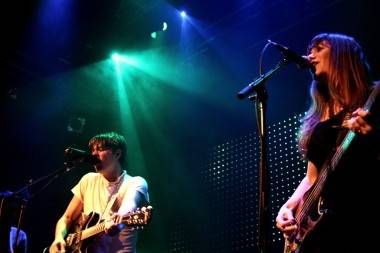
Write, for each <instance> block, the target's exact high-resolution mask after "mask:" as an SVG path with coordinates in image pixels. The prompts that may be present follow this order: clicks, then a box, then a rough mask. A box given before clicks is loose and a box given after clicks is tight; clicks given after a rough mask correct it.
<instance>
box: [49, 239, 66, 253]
mask: <svg viewBox="0 0 380 253" xmlns="http://www.w3.org/2000/svg"><path fill="white" fill-rule="evenodd" d="M65 248H66V242H65V240H64V239H63V238H62V239H61V240H60V239H55V240H54V242H53V243H52V244H51V246H50V248H49V253H65V252H66V249H65Z"/></svg>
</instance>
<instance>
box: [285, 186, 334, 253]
mask: <svg viewBox="0 0 380 253" xmlns="http://www.w3.org/2000/svg"><path fill="white" fill-rule="evenodd" d="M310 191H312V189H310V190H309V191H308V192H306V194H305V197H304V198H303V202H302V203H301V205H299V208H298V209H297V210H296V213H295V217H299V216H302V217H303V219H302V220H297V219H296V220H297V229H296V231H294V233H293V234H291V235H290V236H287V237H285V247H284V253H307V252H310V251H311V250H310V249H313V248H314V247H315V246H316V245H314V244H315V242H317V241H318V240H316V239H315V238H316V237H317V236H318V233H319V232H318V231H319V230H320V228H321V227H322V226H323V224H325V222H326V221H327V219H328V214H327V210H326V209H323V200H322V198H319V200H318V202H316V203H312V204H311V203H308V202H305V199H307V196H308V195H309V193H310ZM304 205H310V207H309V208H307V209H308V210H309V213H308V214H307V215H300V212H302V211H303V210H304V208H301V207H304Z"/></svg>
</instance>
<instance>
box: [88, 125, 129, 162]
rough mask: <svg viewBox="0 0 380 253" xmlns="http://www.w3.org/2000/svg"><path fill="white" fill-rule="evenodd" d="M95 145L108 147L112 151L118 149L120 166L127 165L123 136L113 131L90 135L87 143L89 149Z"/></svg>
mask: <svg viewBox="0 0 380 253" xmlns="http://www.w3.org/2000/svg"><path fill="white" fill-rule="evenodd" d="M95 145H99V146H101V147H102V148H110V149H112V151H113V152H115V151H116V150H118V149H120V150H121V155H120V158H119V161H120V164H121V165H122V166H127V141H126V140H125V138H124V136H122V135H120V134H118V133H115V132H108V133H102V134H98V135H95V136H94V137H92V138H91V139H90V141H89V143H88V146H89V148H90V149H92V148H93V147H94V146H95Z"/></svg>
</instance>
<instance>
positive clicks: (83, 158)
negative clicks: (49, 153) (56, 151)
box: [65, 147, 100, 165]
mask: <svg viewBox="0 0 380 253" xmlns="http://www.w3.org/2000/svg"><path fill="white" fill-rule="evenodd" d="M65 157H66V159H67V161H68V162H69V163H74V162H77V163H87V164H90V165H95V164H97V163H99V162H100V160H99V158H97V157H96V156H93V155H91V154H90V153H88V152H86V151H84V150H81V149H77V148H72V147H68V148H66V149H65Z"/></svg>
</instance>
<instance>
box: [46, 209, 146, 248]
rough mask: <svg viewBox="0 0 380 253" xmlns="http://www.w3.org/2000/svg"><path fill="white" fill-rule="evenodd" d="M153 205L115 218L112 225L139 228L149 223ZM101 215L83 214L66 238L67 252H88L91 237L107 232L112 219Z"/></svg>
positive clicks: (93, 213)
mask: <svg viewBox="0 0 380 253" xmlns="http://www.w3.org/2000/svg"><path fill="white" fill-rule="evenodd" d="M152 209H153V207H152V206H147V207H146V206H143V207H141V208H137V209H136V210H134V211H131V212H129V213H128V214H127V215H125V216H121V217H118V218H117V219H115V220H113V223H112V224H111V225H118V224H124V225H126V226H127V227H129V228H130V229H139V228H142V227H143V226H145V225H147V224H148V220H149V219H150V217H151V214H152ZM99 219H100V215H99V214H97V213H95V212H91V213H90V214H89V215H88V216H85V215H84V214H82V215H81V216H80V217H79V218H78V220H77V221H76V222H74V225H73V226H72V229H70V231H69V234H68V235H67V236H66V238H65V242H66V252H67V253H87V250H88V246H89V245H90V244H91V241H92V240H91V238H95V237H94V236H95V235H98V234H100V233H103V232H105V230H106V223H107V222H109V221H111V220H108V221H101V222H100V221H99ZM48 251H49V247H47V248H45V249H44V251H43V252H44V253H47V252H48Z"/></svg>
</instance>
